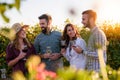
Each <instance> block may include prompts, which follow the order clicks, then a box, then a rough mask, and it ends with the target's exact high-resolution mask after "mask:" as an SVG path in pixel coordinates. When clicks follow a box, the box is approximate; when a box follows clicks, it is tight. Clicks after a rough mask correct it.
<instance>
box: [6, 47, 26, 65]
mask: <svg viewBox="0 0 120 80" xmlns="http://www.w3.org/2000/svg"><path fill="white" fill-rule="evenodd" d="M13 49H14V48H12V47H11V45H8V46H7V48H6V61H7V64H8V66H13V65H15V64H16V63H17V62H18V61H19V60H20V59H22V58H23V57H25V55H26V54H23V53H20V54H19V56H17V57H16V58H14V51H13Z"/></svg>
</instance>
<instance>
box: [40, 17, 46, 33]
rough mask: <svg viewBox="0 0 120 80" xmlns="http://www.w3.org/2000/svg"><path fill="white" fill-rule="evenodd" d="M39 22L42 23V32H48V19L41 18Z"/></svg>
mask: <svg viewBox="0 0 120 80" xmlns="http://www.w3.org/2000/svg"><path fill="white" fill-rule="evenodd" d="M39 24H40V27H41V30H42V32H43V33H46V32H47V28H48V22H47V20H46V19H40V21H39Z"/></svg>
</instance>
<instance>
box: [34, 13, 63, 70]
mask: <svg viewBox="0 0 120 80" xmlns="http://www.w3.org/2000/svg"><path fill="white" fill-rule="evenodd" d="M38 18H39V24H40V27H41V31H42V32H41V33H40V34H39V35H38V36H37V37H36V38H35V41H34V46H35V49H36V52H37V53H38V54H39V56H40V58H41V60H42V62H44V63H45V64H46V69H47V70H50V71H54V72H56V70H57V69H58V68H61V67H62V66H63V62H62V59H61V54H60V50H61V48H60V40H61V33H60V32H58V31H53V30H52V25H51V23H52V17H51V16H50V15H48V14H43V15H41V16H40V17H38Z"/></svg>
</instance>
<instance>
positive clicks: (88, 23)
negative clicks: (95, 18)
mask: <svg viewBox="0 0 120 80" xmlns="http://www.w3.org/2000/svg"><path fill="white" fill-rule="evenodd" d="M89 27H90V21H89V20H88V21H87V23H86V25H85V26H84V28H89Z"/></svg>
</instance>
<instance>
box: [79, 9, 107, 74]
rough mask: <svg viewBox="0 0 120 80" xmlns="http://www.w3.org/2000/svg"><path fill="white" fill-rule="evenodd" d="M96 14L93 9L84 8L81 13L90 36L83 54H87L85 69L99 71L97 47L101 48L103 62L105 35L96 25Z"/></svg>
mask: <svg viewBox="0 0 120 80" xmlns="http://www.w3.org/2000/svg"><path fill="white" fill-rule="evenodd" d="M96 17H97V14H96V12H95V11H93V10H86V11H84V12H83V13H82V23H83V25H84V26H85V28H89V29H90V36H89V39H88V44H87V51H83V50H82V49H81V51H83V54H85V55H86V56H87V69H88V70H94V71H97V72H98V71H100V63H99V58H98V49H102V54H103V58H104V62H106V59H107V56H106V42H107V40H106V35H105V34H104V32H103V31H102V30H101V29H99V28H98V26H97V25H96Z"/></svg>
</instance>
